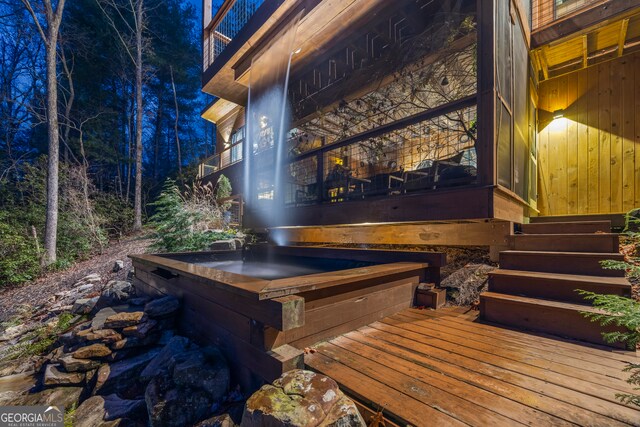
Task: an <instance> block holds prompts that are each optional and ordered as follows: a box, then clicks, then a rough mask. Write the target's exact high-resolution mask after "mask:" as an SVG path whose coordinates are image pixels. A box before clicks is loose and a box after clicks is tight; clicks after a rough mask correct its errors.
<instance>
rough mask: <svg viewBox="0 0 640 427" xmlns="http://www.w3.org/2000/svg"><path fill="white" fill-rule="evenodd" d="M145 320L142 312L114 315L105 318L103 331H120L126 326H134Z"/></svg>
mask: <svg viewBox="0 0 640 427" xmlns="http://www.w3.org/2000/svg"><path fill="white" fill-rule="evenodd" d="M146 320H147V317H146V314H145V313H144V312H142V311H134V312H130V313H128V312H122V313H116V314H114V315H111V316H109V317H107V318H106V319H105V321H104V328H105V329H120V328H126V327H127V326H134V325H137V324H138V323H142V322H144V321H146Z"/></svg>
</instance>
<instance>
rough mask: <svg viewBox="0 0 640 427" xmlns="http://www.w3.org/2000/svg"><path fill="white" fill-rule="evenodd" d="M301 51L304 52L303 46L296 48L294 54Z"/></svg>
mask: <svg viewBox="0 0 640 427" xmlns="http://www.w3.org/2000/svg"><path fill="white" fill-rule="evenodd" d="M300 52H302V48H301V47H299V48H297V49H296V50H294V51H293V54H294V55H296V54H298V53H300Z"/></svg>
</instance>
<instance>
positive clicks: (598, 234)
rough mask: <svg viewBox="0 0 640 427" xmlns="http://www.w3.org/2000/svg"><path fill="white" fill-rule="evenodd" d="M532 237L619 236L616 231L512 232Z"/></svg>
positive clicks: (520, 235) (517, 235) (519, 235)
mask: <svg viewBox="0 0 640 427" xmlns="http://www.w3.org/2000/svg"><path fill="white" fill-rule="evenodd" d="M524 236H526V237H532V238H540V239H542V238H545V237H546V238H554V237H580V238H584V237H587V238H589V237H615V236H619V234H618V233H535V234H528V233H517V234H514V235H513V236H512V237H524Z"/></svg>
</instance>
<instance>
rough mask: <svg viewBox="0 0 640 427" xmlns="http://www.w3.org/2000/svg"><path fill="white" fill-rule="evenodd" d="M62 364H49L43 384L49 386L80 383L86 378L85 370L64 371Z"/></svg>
mask: <svg viewBox="0 0 640 427" xmlns="http://www.w3.org/2000/svg"><path fill="white" fill-rule="evenodd" d="M59 367H60V365H53V364H49V365H47V367H46V369H45V371H44V379H43V381H42V382H43V384H44V385H47V386H62V385H78V384H82V383H83V382H84V380H85V374H84V372H63V371H61V370H60V369H58V368H59Z"/></svg>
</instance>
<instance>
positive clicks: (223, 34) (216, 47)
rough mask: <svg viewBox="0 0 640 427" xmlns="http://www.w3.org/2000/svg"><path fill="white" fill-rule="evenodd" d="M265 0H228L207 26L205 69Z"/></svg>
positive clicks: (203, 56) (203, 58)
mask: <svg viewBox="0 0 640 427" xmlns="http://www.w3.org/2000/svg"><path fill="white" fill-rule="evenodd" d="M264 1H265V0H227V1H226V2H224V3H223V4H222V6H221V7H220V9H218V11H217V12H216V14H215V16H214V18H213V19H212V20H211V23H210V24H209V25H208V26H207V28H205V31H204V39H203V55H202V62H203V65H202V67H203V70H206V69H207V68H209V66H210V65H211V64H213V62H214V61H215V60H216V58H217V57H218V56H219V55H220V54H221V53H222V52H223V51H224V49H225V48H226V47H227V45H228V44H229V43H231V40H233V38H234V37H235V36H236V35H237V34H238V33H239V32H240V30H242V28H243V27H244V26H245V25H246V23H247V22H248V21H249V19H250V18H251V17H252V16H253V14H254V13H256V11H257V10H258V8H259V7H260V6H261V5H262V3H264Z"/></svg>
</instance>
